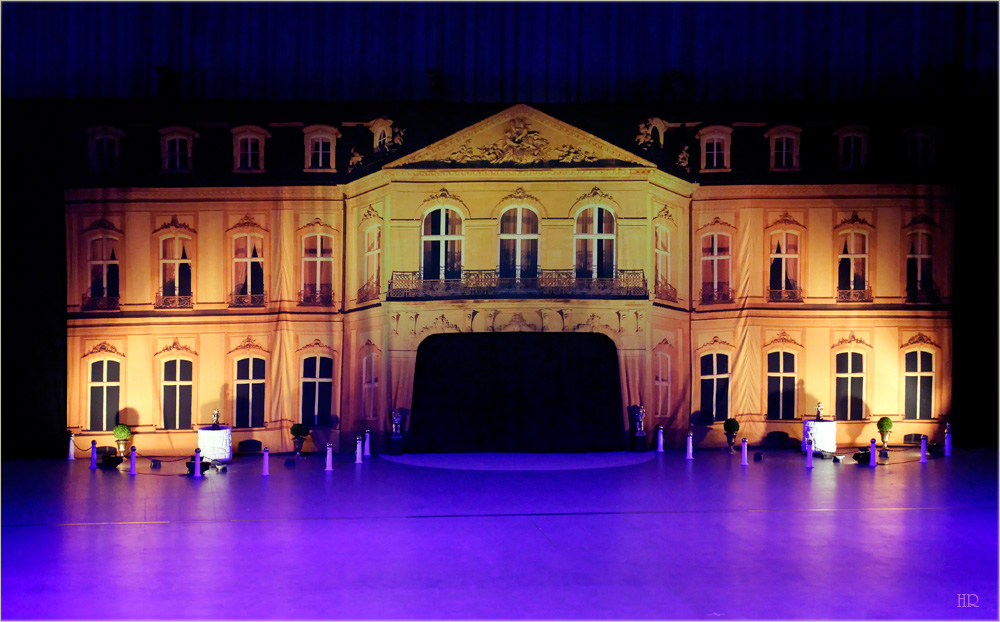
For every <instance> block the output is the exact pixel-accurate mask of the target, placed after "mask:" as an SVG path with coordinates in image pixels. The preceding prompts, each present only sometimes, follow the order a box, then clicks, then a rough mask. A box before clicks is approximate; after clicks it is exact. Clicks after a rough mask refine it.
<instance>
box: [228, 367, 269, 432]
mask: <svg viewBox="0 0 1000 622" xmlns="http://www.w3.org/2000/svg"><path fill="white" fill-rule="evenodd" d="M265 365H266V363H265V361H264V359H262V358H258V357H252V358H242V359H239V360H238V361H236V404H235V415H236V416H235V427H237V428H249V427H253V428H262V427H264V405H265V403H264V381H265V378H264V372H265Z"/></svg>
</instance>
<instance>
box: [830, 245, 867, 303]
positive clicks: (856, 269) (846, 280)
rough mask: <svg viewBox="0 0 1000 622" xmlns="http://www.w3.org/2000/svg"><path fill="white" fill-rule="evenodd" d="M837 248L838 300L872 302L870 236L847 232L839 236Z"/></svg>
mask: <svg viewBox="0 0 1000 622" xmlns="http://www.w3.org/2000/svg"><path fill="white" fill-rule="evenodd" d="M837 248H838V249H839V253H838V255H837V290H838V300H840V301H841V302H857V301H863V300H871V291H870V289H869V287H868V234H867V233H865V232H863V231H845V232H843V233H841V234H839V235H838V236H837Z"/></svg>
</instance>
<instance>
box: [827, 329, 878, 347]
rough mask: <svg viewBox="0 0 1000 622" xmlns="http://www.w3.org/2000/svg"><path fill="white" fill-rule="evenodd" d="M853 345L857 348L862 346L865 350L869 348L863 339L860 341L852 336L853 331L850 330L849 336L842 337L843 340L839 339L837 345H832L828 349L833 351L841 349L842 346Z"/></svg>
mask: <svg viewBox="0 0 1000 622" xmlns="http://www.w3.org/2000/svg"><path fill="white" fill-rule="evenodd" d="M853 345H858V346H864V347H866V348H871V345H870V344H868V343H866V342H865V340H864V339H860V338H858V337H856V336H855V335H854V331H853V330H852V331H851V334H850V335H849V336H847V337H844V338H842V339H840V340H839V341H837V343H835V344H833V345H832V346H831V347H830V349H831V350H834V349H836V348H840V347H843V346H853Z"/></svg>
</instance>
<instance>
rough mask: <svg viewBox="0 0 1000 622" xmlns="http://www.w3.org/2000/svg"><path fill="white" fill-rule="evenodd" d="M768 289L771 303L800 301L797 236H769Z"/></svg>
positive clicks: (794, 233) (793, 234)
mask: <svg viewBox="0 0 1000 622" xmlns="http://www.w3.org/2000/svg"><path fill="white" fill-rule="evenodd" d="M770 239H771V251H770V256H769V258H770V272H769V278H768V288H769V290H770V299H771V301H772V302H780V301H788V300H802V292H801V289H800V286H799V234H798V233H796V232H794V231H775V232H772V233H771V235H770Z"/></svg>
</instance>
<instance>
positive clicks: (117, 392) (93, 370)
mask: <svg viewBox="0 0 1000 622" xmlns="http://www.w3.org/2000/svg"><path fill="white" fill-rule="evenodd" d="M87 391H88V393H89V395H90V429H91V430H113V429H114V427H115V426H116V425H118V410H119V398H120V396H121V363H119V362H118V361H116V360H114V359H109V358H105V359H98V360H94V361H91V363H90V381H89V382H88V383H87Z"/></svg>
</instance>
